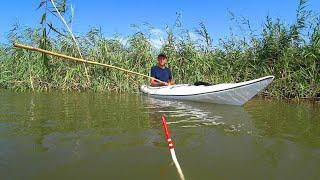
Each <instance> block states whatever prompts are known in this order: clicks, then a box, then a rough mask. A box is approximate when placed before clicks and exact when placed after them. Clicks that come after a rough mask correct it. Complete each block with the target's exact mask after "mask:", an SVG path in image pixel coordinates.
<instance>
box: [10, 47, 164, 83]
mask: <svg viewBox="0 0 320 180" xmlns="http://www.w3.org/2000/svg"><path fill="white" fill-rule="evenodd" d="M13 46H14V47H15V48H20V49H27V50H30V51H34V52H41V53H45V54H48V55H51V56H56V57H60V58H63V59H67V60H72V61H77V62H83V63H88V64H94V65H99V66H103V67H108V68H113V69H117V70H120V71H124V72H127V73H130V74H136V75H139V76H143V77H145V78H148V79H153V80H155V81H157V82H160V83H165V82H163V81H161V80H159V79H156V78H154V77H151V76H147V75H145V74H141V73H138V72H134V71H130V70H127V69H124V68H120V67H117V66H113V65H109V64H103V63H99V62H95V61H88V60H85V59H80V58H76V57H72V56H67V55H64V54H59V53H55V52H52V51H48V50H44V49H40V48H35V47H32V46H27V45H23V44H18V43H14V44H13Z"/></svg>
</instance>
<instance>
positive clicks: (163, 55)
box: [158, 53, 167, 59]
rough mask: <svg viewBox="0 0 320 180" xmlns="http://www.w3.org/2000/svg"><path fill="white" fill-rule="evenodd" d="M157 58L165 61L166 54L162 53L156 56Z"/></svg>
mask: <svg viewBox="0 0 320 180" xmlns="http://www.w3.org/2000/svg"><path fill="white" fill-rule="evenodd" d="M159 58H165V59H167V56H166V54H164V53H160V54H159V55H158V59H159Z"/></svg>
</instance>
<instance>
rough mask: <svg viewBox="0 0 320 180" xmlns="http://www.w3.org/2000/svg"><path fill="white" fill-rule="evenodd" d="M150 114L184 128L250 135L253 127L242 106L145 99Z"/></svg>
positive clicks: (248, 115)
mask: <svg viewBox="0 0 320 180" xmlns="http://www.w3.org/2000/svg"><path fill="white" fill-rule="evenodd" d="M145 102H146V104H147V105H146V107H145V108H146V109H150V110H151V111H147V112H148V113H151V114H156V116H158V117H159V114H165V115H166V116H167V117H168V121H169V122H168V123H169V124H172V125H177V126H179V127H184V128H192V127H201V126H216V127H218V128H222V129H224V131H225V132H241V133H249V134H252V133H253V131H254V129H255V128H254V125H253V122H252V119H251V117H250V114H249V113H248V112H246V110H245V109H244V108H243V107H242V106H230V105H217V104H209V103H197V102H189V101H175V100H162V99H156V98H146V99H145Z"/></svg>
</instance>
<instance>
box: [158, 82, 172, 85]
mask: <svg viewBox="0 0 320 180" xmlns="http://www.w3.org/2000/svg"><path fill="white" fill-rule="evenodd" d="M160 84H161V86H169V85H170V84H169V83H167V82H161V83H160Z"/></svg>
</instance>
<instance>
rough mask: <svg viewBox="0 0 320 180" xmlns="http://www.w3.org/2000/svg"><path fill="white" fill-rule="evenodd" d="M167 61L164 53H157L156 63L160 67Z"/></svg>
mask: <svg viewBox="0 0 320 180" xmlns="http://www.w3.org/2000/svg"><path fill="white" fill-rule="evenodd" d="M166 63H167V56H166V55H165V54H164V53H160V54H159V55H158V64H159V66H160V67H164V66H165V65H166Z"/></svg>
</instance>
